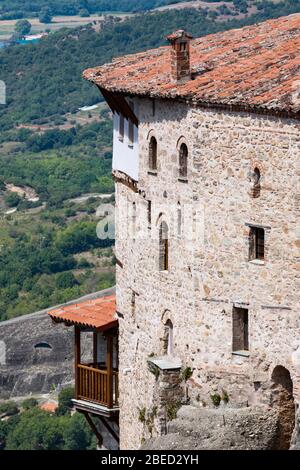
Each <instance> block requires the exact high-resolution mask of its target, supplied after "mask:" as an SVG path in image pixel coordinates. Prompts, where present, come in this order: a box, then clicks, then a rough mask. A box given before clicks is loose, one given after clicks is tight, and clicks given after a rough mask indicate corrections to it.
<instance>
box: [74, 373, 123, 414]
mask: <svg viewBox="0 0 300 470" xmlns="http://www.w3.org/2000/svg"><path fill="white" fill-rule="evenodd" d="M76 367H77V371H76V382H75V386H76V399H77V400H83V401H88V402H93V403H96V404H99V405H101V406H104V407H107V408H109V409H113V408H117V407H118V399H119V380H118V379H119V373H118V371H117V370H112V371H111V372H109V370H108V369H106V368H103V367H101V366H100V365H99V364H89V365H84V364H77V366H76Z"/></svg>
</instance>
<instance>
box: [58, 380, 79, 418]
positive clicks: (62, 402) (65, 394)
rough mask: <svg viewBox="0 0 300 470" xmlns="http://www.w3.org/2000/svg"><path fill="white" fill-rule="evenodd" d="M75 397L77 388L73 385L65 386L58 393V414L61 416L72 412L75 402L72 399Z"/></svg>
mask: <svg viewBox="0 0 300 470" xmlns="http://www.w3.org/2000/svg"><path fill="white" fill-rule="evenodd" d="M74 397H75V390H74V388H73V387H66V388H64V389H63V390H62V391H61V392H60V393H59V395H58V408H57V410H56V414H57V415H59V416H61V415H65V414H68V413H70V411H71V409H72V407H73V403H72V399H73V398H74Z"/></svg>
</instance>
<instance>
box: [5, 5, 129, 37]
mask: <svg viewBox="0 0 300 470" xmlns="http://www.w3.org/2000/svg"><path fill="white" fill-rule="evenodd" d="M108 14H110V15H113V16H118V17H120V18H124V17H126V16H130V14H125V13H118V12H112V13H108ZM27 19H28V21H30V23H31V24H32V30H31V34H36V33H42V32H45V31H46V30H50V31H57V30H59V29H61V28H76V27H78V26H84V25H86V24H89V23H94V22H96V24H95V27H97V25H98V27H100V24H101V22H102V21H103V19H104V16H103V15H102V16H101V15H91V16H89V17H87V18H82V17H81V16H55V17H53V20H52V23H50V24H43V23H40V21H39V20H38V18H27ZM17 21H18V20H3V21H0V40H7V39H9V38H10V37H11V35H12V34H13V32H14V29H15V24H16V22H17Z"/></svg>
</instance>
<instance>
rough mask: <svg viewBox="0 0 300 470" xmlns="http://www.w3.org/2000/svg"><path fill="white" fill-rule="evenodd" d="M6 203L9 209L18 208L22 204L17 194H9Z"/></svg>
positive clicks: (5, 199)
mask: <svg viewBox="0 0 300 470" xmlns="http://www.w3.org/2000/svg"><path fill="white" fill-rule="evenodd" d="M4 201H5V204H6V205H7V206H8V207H17V206H18V205H19V203H20V202H21V198H20V196H18V194H17V193H8V194H7V195H6V196H5V198H4Z"/></svg>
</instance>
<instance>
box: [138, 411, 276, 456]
mask: <svg viewBox="0 0 300 470" xmlns="http://www.w3.org/2000/svg"><path fill="white" fill-rule="evenodd" d="M277 432H278V414H277V412H276V411H274V410H272V409H270V408H267V407H255V408H251V407H249V408H237V409H234V408H230V407H228V406H227V407H224V408H218V409H210V408H198V407H194V406H184V407H182V408H181V409H180V410H179V412H178V415H177V418H176V419H175V420H174V421H171V422H170V423H169V425H168V434H166V435H165V436H161V437H158V438H156V439H153V440H150V441H147V442H146V443H145V444H144V445H143V447H142V448H143V449H147V450H271V449H273V448H274V443H275V442H276V437H277Z"/></svg>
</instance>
